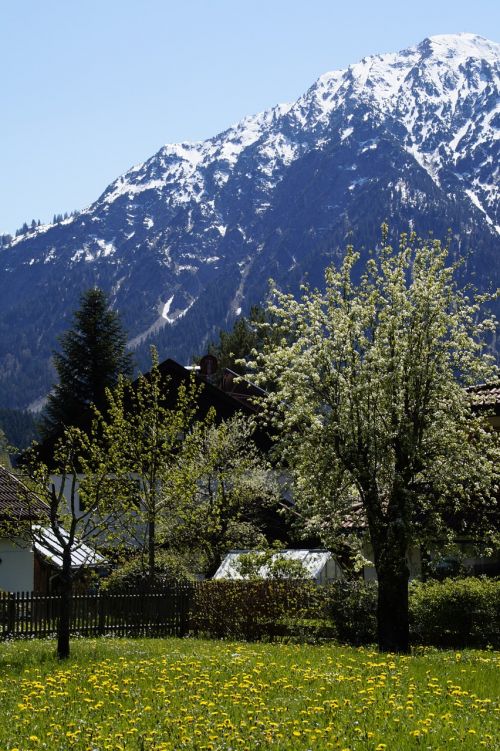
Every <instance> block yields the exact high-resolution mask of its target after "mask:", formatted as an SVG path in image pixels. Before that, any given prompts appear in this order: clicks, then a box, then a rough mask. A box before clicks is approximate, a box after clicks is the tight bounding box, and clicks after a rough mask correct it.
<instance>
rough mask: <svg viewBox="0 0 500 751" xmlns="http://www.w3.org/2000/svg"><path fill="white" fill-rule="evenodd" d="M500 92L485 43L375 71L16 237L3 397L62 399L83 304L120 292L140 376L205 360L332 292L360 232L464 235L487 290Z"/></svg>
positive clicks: (499, 48) (492, 263)
mask: <svg viewBox="0 0 500 751" xmlns="http://www.w3.org/2000/svg"><path fill="white" fill-rule="evenodd" d="M499 79H500V45H498V44H496V43H494V42H490V41H489V40H485V39H484V38H482V37H478V36H476V35H472V34H466V33H465V34H460V35H437V36H435V37H430V38H428V39H425V40H423V42H421V43H420V44H419V45H416V46H414V47H411V48H408V49H407V50H403V51H401V52H399V53H384V54H382V55H374V56H370V57H367V58H364V59H363V60H361V61H360V62H358V63H354V64H353V65H350V66H348V68H346V69H344V70H338V71H331V72H329V73H325V74H323V75H322V76H320V77H319V78H318V79H317V80H316V81H315V82H314V83H313V85H312V86H311V87H310V88H309V89H308V90H307V91H306V92H305V93H304V94H303V95H302V96H301V97H299V98H298V99H297V100H296V101H295V102H293V103H290V104H282V105H277V106H276V107H273V108H271V109H269V110H266V111H264V112H262V113H259V114H257V115H252V116H248V117H246V118H243V120H241V121H240V122H239V123H236V124H235V125H233V126H231V127H230V128H228V129H226V130H225V131H223V132H222V133H220V134H217V135H216V136H214V137H212V138H210V139H207V140H205V141H198V142H184V143H181V144H167V145H165V146H163V147H162V148H161V149H159V150H158V152H157V153H156V154H154V155H153V156H152V157H151V158H150V159H148V160H146V161H145V162H143V163H141V164H139V165H136V166H134V167H132V168H131V169H130V170H128V171H127V172H126V173H124V174H123V175H121V176H120V177H118V178H117V179H116V180H115V181H113V182H112V183H111V184H110V185H109V186H108V187H107V188H106V189H105V190H104V191H103V193H102V194H101V195H100V196H99V197H98V199H97V200H96V201H95V202H94V203H93V204H91V205H90V206H89V207H87V208H86V209H84V210H83V211H81V212H79V213H78V214H76V215H75V216H74V217H70V218H69V219H67V220H65V221H63V222H60V223H59V224H57V225H48V226H47V225H44V226H41V227H39V228H36V229H35V230H33V231H31V233H29V234H27V235H21V236H20V237H17V238H15V239H14V240H13V241H12V242H11V243H10V244H9V245H8V246H7V248H4V249H3V251H2V252H0V267H2V271H3V273H2V277H3V280H4V281H3V283H2V281H0V291H1V292H2V295H1V297H2V298H3V302H0V341H2V342H3V344H2V345H0V385H2V389H3V390H4V389H5V387H6V385H7V384H8V379H9V377H11V376H12V375H13V374H15V373H18V374H19V375H20V376H24V375H26V376H27V379H28V378H29V377H33V378H34V379H35V386H36V388H33V387H32V386H31V384H30V383H29V382H28V380H26V384H25V386H20V387H19V388H18V389H16V388H14V389H12V388H11V387H10V386H8V387H7V391H6V392H5V390H4V393H7V397H6V398H5V397H4V399H7V400H9V399H10V400H12V399H13V401H14V405H12V404H6V405H5V406H26V404H28V403H30V402H31V401H33V400H34V399H36V398H39V397H41V396H43V393H44V390H45V392H46V390H47V388H48V386H49V384H50V377H51V373H50V366H49V360H50V351H51V349H52V348H53V347H54V345H55V341H56V336H57V334H58V333H60V332H61V331H62V330H63V328H64V327H65V326H67V325H68V314H69V312H70V311H71V310H72V309H74V308H75V307H76V302H77V301H76V300H75V299H74V298H75V295H72V294H71V290H72V289H73V288H74V289H75V292H78V291H79V290H81V289H84V287H85V286H90V285H91V284H99V285H100V286H103V288H104V289H106V291H108V292H109V293H110V295H111V298H112V302H113V305H114V306H115V307H116V308H118V309H119V310H120V312H121V314H122V316H123V318H124V323H125V325H126V327H127V329H128V331H129V333H130V341H131V343H132V344H133V345H134V346H135V347H137V348H138V359H139V362H140V363H145V362H146V353H147V349H148V344H149V343H152V342H155V343H156V344H158V345H159V347H160V354H161V356H163V355H165V356H168V355H171V356H176V357H178V358H179V359H187V358H189V357H190V356H192V355H193V354H194V353H195V352H196V351H198V352H200V351H201V350H202V348H203V347H204V346H205V345H206V343H207V341H208V339H209V338H210V337H212V336H214V333H215V332H216V331H217V329H218V328H219V327H224V326H225V325H230V324H231V322H232V320H234V318H235V317H236V316H237V315H238V314H239V313H241V312H242V311H243V312H244V311H246V310H248V307H249V305H250V304H252V303H254V302H257V301H258V300H259V299H261V298H262V296H263V294H264V293H265V289H266V282H267V278H268V277H269V276H273V278H275V279H276V280H277V281H278V282H279V283H281V284H283V285H288V286H289V287H290V288H291V289H294V288H295V289H296V288H297V287H298V285H299V284H300V282H301V281H302V280H303V279H304V276H305V275H307V277H308V278H310V279H312V280H314V281H317V282H319V281H320V280H321V275H322V270H323V268H324V266H325V265H326V263H328V262H330V261H332V260H334V261H335V260H336V259H338V258H339V257H340V255H341V252H342V249H343V247H344V246H345V244H346V242H347V241H348V239H349V238H351V237H352V236H353V233H354V241H355V242H356V244H359V245H363V244H366V245H367V244H369V243H370V242H371V244H372V245H373V244H374V243H376V241H377V238H378V227H379V226H380V224H381V222H382V221H384V220H387V219H390V220H391V225H393V229H394V232H395V234H397V232H398V231H400V230H402V229H407V228H408V227H411V226H415V227H416V228H417V229H418V230H419V232H421V233H426V232H427V231H430V230H433V231H434V232H435V233H436V235H437V236H444V235H445V234H446V232H447V229H448V227H451V229H452V233H453V236H454V252H455V253H469V254H470V255H471V258H469V259H468V260H467V263H466V278H467V279H470V278H473V279H475V280H476V281H478V282H479V286H480V287H481V288H485V287H486V286H487V285H488V283H489V281H490V277H491V271H492V269H493V270H495V269H496V270H497V271H498V253H497V252H496V250H495V248H496V246H497V245H498V235H499V234H500V217H499V201H498V198H499V195H498V132H499V121H500V112H499V107H498V94H499ZM9 262H10V263H9ZM55 276H56V277H57V279H58V280H59V281H60V284H57V283H56V280H55V279H54V277H55ZM61 287H62V288H61ZM47 301H49V303H48V304H47ZM29 302H31V304H32V305H34V307H35V308H36V309H37V310H38V309H39V310H40V320H39V321H37V320H34V316H33V315H29V314H27V312H26V306H27V304H28V303H29ZM47 308H48V310H47ZM11 326H13V330H14V334H15V335H14V336H13V335H12V331H11ZM4 335H5V341H4ZM19 340H20V341H19ZM23 352H24V354H23ZM33 362H34V363H36V368H35V370H31V373H32V375H31V376H29V373H30V365H31V364H32V363H33ZM36 370H39V371H40V372H38V374H37V375H35V371H36ZM22 380H23V378H22V377H21V381H22ZM23 389H24V391H25V392H26V391H29V395H28V393H22V392H23ZM36 389H38V391H37V390H36ZM1 404H2V398H1V397H0V405H1Z"/></svg>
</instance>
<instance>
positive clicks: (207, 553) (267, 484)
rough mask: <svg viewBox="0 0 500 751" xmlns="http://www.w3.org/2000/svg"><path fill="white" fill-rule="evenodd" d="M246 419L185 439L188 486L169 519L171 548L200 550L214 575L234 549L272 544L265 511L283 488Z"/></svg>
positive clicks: (207, 424)
mask: <svg viewBox="0 0 500 751" xmlns="http://www.w3.org/2000/svg"><path fill="white" fill-rule="evenodd" d="M253 431H254V425H253V424H252V423H251V422H250V421H249V420H248V419H247V418H245V417H243V416H242V415H235V416H234V417H232V418H230V419H228V420H226V421H224V422H222V423H221V424H219V425H216V424H215V422H213V416H212V420H210V418H209V419H208V420H207V421H206V422H205V423H204V424H203V425H200V426H198V429H197V430H194V431H193V432H192V433H191V434H190V435H188V436H187V437H186V444H187V450H186V451H185V452H184V456H183V459H182V468H183V470H184V475H183V477H184V480H185V481H186V480H188V482H184V485H183V486H182V487H181V488H180V492H179V494H178V496H177V500H176V504H175V510H174V512H173V513H171V514H170V517H169V518H168V519H166V520H165V521H166V538H165V541H166V543H167V544H168V545H169V546H170V547H175V548H176V549H179V546H181V549H183V550H188V549H191V550H200V551H201V552H202V553H203V556H204V557H205V559H206V569H205V573H207V574H209V575H210V574H212V573H213V572H214V571H215V570H216V568H217V566H218V565H219V563H220V561H221V559H222V557H223V555H224V554H225V553H226V552H228V550H230V549H232V548H241V547H243V548H245V547H256V546H262V545H267V541H266V539H265V537H264V535H263V532H262V529H261V527H262V518H261V511H262V510H263V509H265V508H268V507H271V506H273V505H275V504H276V503H277V501H278V499H279V486H278V482H277V479H276V477H275V475H274V473H273V472H272V471H271V468H270V467H269V465H268V463H267V462H266V460H265V459H264V458H263V457H262V456H261V455H260V454H259V451H258V450H257V447H256V446H255V444H254V442H253V440H252V435H253Z"/></svg>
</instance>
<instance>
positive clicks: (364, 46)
mask: <svg viewBox="0 0 500 751" xmlns="http://www.w3.org/2000/svg"><path fill="white" fill-rule="evenodd" d="M458 31H470V32H474V33H477V34H480V35H482V36H485V37H488V38H490V39H494V40H495V41H500V2H498V0H469V1H468V2H463V1H462V0H410V2H404V0H372V1H370V0H358V1H356V0H350V1H349V0H344V1H343V2H337V0H330V1H329V2H327V0H308V1H307V2H306V1H305V0H302V1H301V2H295V0H246V1H245V2H243V1H241V0H204V1H203V0H184V1H183V2H178V0H175V1H174V0H98V1H97V0H0V76H1V79H0V80H1V82H2V87H1V98H0V232H1V231H5V232H13V231H14V230H15V229H16V228H17V227H18V226H20V225H21V224H22V223H23V221H30V220H31V219H32V218H35V219H38V218H40V219H41V220H42V221H46V220H50V219H51V217H52V215H53V214H54V213H64V212H65V211H71V210H72V209H81V208H84V207H85V206H86V205H88V204H89V203H91V202H92V201H93V200H95V199H96V198H97V197H98V196H99V195H100V193H101V192H102V191H103V190H104V188H105V187H106V186H107V185H108V184H109V183H110V182H111V181H112V180H113V179H114V178H116V177H117V176H118V175H120V174H121V173H123V172H125V171H126V170H127V169H128V168H129V167H130V166H132V165H133V164H136V163H138V162H141V161H143V160H145V159H147V158H148V157H149V156H151V155H152V154H153V153H154V152H155V151H157V150H158V149H159V148H160V147H161V146H162V145H163V144H164V143H168V142H176V141H183V140H184V141H185V140H198V139H203V138H207V137H210V136H212V135H215V134H216V133H218V132H219V131H221V130H223V129H225V128H226V127H227V126H229V125H231V124H232V123H234V122H236V121H237V120H239V119H240V118H241V117H243V116H244V115H246V114H251V113H254V112H259V111H261V110H263V109H266V108H268V107H271V106H273V105H274V104H277V103H278V102H285V101H292V100H294V99H296V98H297V97H298V96H299V95H300V94H302V93H303V92H304V91H305V90H306V89H307V88H308V87H309V86H310V85H311V84H312V83H313V81H314V80H315V79H316V78H317V77H318V76H319V75H320V74H321V73H324V72H326V71H328V70H333V69H335V68H343V67H345V66H347V65H348V64H349V63H353V62H356V61H357V60H358V59H360V58H362V57H364V56H366V55H370V54H373V53H376V52H389V51H396V50H399V49H403V48H405V47H407V46H410V45H412V44H415V43H418V42H419V41H421V40H422V39H423V38H424V37H426V36H430V35H432V34H442V33H454V32H458Z"/></svg>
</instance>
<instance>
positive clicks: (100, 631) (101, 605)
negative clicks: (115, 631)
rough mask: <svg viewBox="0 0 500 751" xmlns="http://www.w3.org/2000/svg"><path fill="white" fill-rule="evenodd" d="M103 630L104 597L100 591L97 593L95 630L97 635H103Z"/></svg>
mask: <svg viewBox="0 0 500 751" xmlns="http://www.w3.org/2000/svg"><path fill="white" fill-rule="evenodd" d="M104 631H105V612H104V597H103V595H102V592H98V594H97V632H98V634H99V636H103V634H104Z"/></svg>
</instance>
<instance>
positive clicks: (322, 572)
mask: <svg viewBox="0 0 500 751" xmlns="http://www.w3.org/2000/svg"><path fill="white" fill-rule="evenodd" d="M263 552H264V551H259V550H231V551H230V552H229V553H228V554H227V555H226V557H225V558H224V560H223V561H222V563H221V564H220V566H219V568H218V569H217V571H216V572H215V574H214V579H243V578H244V577H243V576H242V574H241V573H240V567H239V562H240V561H241V558H242V556H244V555H248V554H249V553H257V554H261V553H263ZM280 558H281V559H284V560H289V561H297V562H298V563H300V564H301V565H302V568H303V569H304V571H305V573H306V576H307V578H308V579H313V580H314V581H315V582H316V584H327V583H328V582H331V581H335V580H336V579H342V578H343V573H342V569H341V567H340V566H339V564H338V562H337V561H336V559H335V558H334V557H333V555H332V554H331V552H330V551H329V550H322V549H320V548H313V549H310V548H309V549H301V550H280V551H277V552H276V553H273V554H272V556H271V559H270V560H271V561H276V560H277V559H280ZM258 576H259V578H262V579H268V578H269V576H270V574H269V566H268V565H266V564H264V565H262V566H261V567H260V568H259V570H258Z"/></svg>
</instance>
